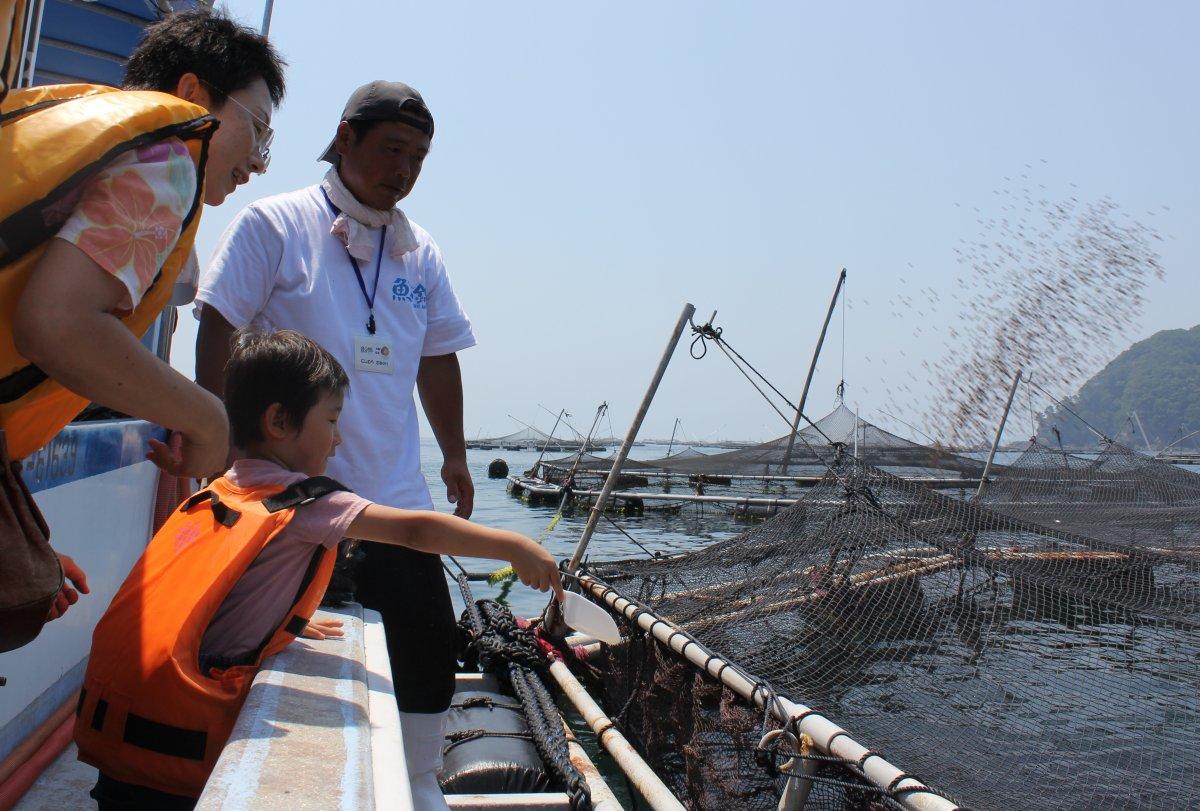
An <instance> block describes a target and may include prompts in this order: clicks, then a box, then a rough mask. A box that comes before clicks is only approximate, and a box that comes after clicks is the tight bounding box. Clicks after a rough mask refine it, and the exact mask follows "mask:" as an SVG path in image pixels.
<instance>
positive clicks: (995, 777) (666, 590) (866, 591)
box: [588, 445, 1200, 811]
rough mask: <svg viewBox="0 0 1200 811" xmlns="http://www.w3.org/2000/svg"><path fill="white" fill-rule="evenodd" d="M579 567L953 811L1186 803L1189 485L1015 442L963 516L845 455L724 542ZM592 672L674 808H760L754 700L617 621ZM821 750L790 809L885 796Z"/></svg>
mask: <svg viewBox="0 0 1200 811" xmlns="http://www.w3.org/2000/svg"><path fill="white" fill-rule="evenodd" d="M588 569H589V572H590V573H591V574H592V575H593V576H594V577H596V578H597V579H598V580H599V581H601V582H602V583H604V584H606V585H607V586H609V587H611V588H612V589H613V590H614V591H615V592H617V593H618V594H620V595H621V596H623V597H625V598H627V599H629V600H631V601H633V602H634V603H635V604H637V605H638V606H640V607H641V608H642V609H644V610H646V611H648V612H650V613H652V614H654V615H656V616H657V617H660V618H662V619H663V620H665V621H667V622H669V623H673V624H674V625H676V626H677V627H678V628H680V629H682V631H683V632H684V633H686V634H688V635H690V636H691V637H693V638H695V639H696V640H698V641H699V642H700V643H702V644H703V645H705V646H706V647H707V648H708V649H709V650H711V651H713V652H715V653H717V654H719V655H721V656H723V657H725V658H727V659H728V660H729V661H730V662H732V663H734V665H735V666H736V667H737V668H738V669H739V670H740V671H742V672H744V673H746V674H748V675H749V676H750V677H751V678H752V679H753V680H755V681H760V682H761V683H763V684H764V685H769V687H770V689H771V690H773V691H774V692H775V693H776V694H778V695H781V696H786V697H788V698H789V699H791V700H793V701H796V702H799V703H802V704H804V705H807V706H808V707H811V708H813V709H814V710H815V711H817V712H819V713H821V714H823V715H824V716H826V717H827V718H830V719H832V720H833V721H834V722H835V723H837V724H840V725H841V726H842V727H844V728H845V729H846V730H847V731H848V732H849V734H850V735H851V736H852V737H853V738H854V739H855V740H857V741H858V742H860V743H862V744H863V745H864V746H866V747H869V748H870V749H871V750H873V751H875V752H878V753H881V754H882V755H884V756H885V757H886V758H887V759H888V760H889V761H890V762H892V763H893V764H895V765H896V766H898V767H899V768H901V769H903V770H904V771H906V772H907V773H909V774H911V775H915V776H917V777H919V778H920V779H921V780H922V781H923V782H924V783H925V784H927V785H928V786H930V787H931V788H933V789H934V790H935V791H937V792H938V793H942V794H943V795H945V796H947V797H950V798H952V799H953V800H954V801H955V802H957V803H959V804H961V805H962V806H963V807H968V808H974V809H983V808H989V809H991V808H994V809H1001V808H1013V807H1054V808H1072V809H1097V808H1172V809H1174V808H1185V807H1196V806H1197V805H1200V776H1198V775H1197V769H1196V763H1197V758H1196V751H1197V747H1198V745H1200V723H1198V721H1200V717H1198V716H1200V689H1198V687H1200V590H1198V589H1197V581H1198V579H1200V577H1198V575H1200V476H1196V475H1195V474H1191V473H1188V472H1186V471H1183V470H1180V469H1177V468H1173V467H1170V466H1168V465H1164V464H1162V463H1158V462H1154V461H1153V460H1148V459H1145V458H1143V457H1138V456H1137V454H1135V453H1134V452H1132V451H1129V450H1128V449H1126V448H1122V447H1120V446H1116V445H1110V446H1109V447H1108V448H1106V449H1105V450H1104V452H1102V453H1101V454H1099V456H1097V457H1096V458H1091V459H1088V458H1081V457H1075V456H1070V455H1066V454H1063V453H1062V452H1058V451H1052V450H1050V449H1048V448H1045V447H1043V446H1038V445H1032V446H1031V447H1030V448H1029V449H1028V450H1027V451H1026V452H1025V453H1024V454H1022V455H1021V457H1020V458H1019V459H1018V460H1017V462H1016V463H1015V464H1013V465H1011V466H1009V467H1008V468H1006V469H1004V470H1003V471H1002V473H1001V475H999V476H998V477H997V480H996V481H994V482H993V483H991V484H990V485H989V487H988V489H987V490H986V492H985V496H984V499H983V502H982V503H974V502H971V501H969V500H967V499H964V498H961V497H958V496H952V495H945V494H942V493H938V492H935V491H932V490H930V489H928V488H926V487H922V486H920V485H919V484H917V483H914V482H912V481H906V480H905V479H903V478H900V477H898V476H895V475H893V474H891V473H888V472H886V471H883V470H880V469H879V468H877V467H873V466H870V465H867V464H863V463H862V462H860V461H858V460H855V459H853V458H850V459H844V460H842V461H841V463H840V464H839V465H838V466H837V467H836V468H835V469H834V470H833V471H831V472H830V474H829V475H828V476H827V477H826V478H825V479H824V480H823V481H822V482H821V484H820V485H819V486H817V487H815V488H812V489H810V490H807V491H805V492H804V494H803V495H802V497H801V498H800V500H799V501H798V502H797V503H796V504H795V505H794V506H792V507H790V508H788V509H786V510H784V511H783V512H781V513H780V514H779V515H778V516H776V517H775V518H773V519H772V520H770V521H767V522H765V523H762V524H759V525H757V526H755V527H753V528H751V529H749V530H747V531H745V532H743V533H741V534H740V535H738V536H736V537H733V538H730V539H728V540H724V541H720V542H718V543H715V544H712V545H710V546H708V547H706V548H703V549H700V550H697V551H695V552H691V553H688V554H684V555H679V556H675V557H658V558H654V559H641V560H623V561H608V562H603V563H593V564H591V565H590V566H589V567H588ZM589 662H590V663H591V664H593V665H594V666H596V667H597V668H598V678H597V679H596V682H595V685H596V688H595V689H597V690H598V691H599V692H600V693H601V694H602V695H603V698H604V702H605V704H606V707H607V709H608V710H609V711H610V712H611V713H612V714H613V715H614V717H616V719H617V721H618V723H619V725H620V727H621V728H622V729H623V731H624V732H625V733H626V734H627V735H628V736H629V737H630V738H631V739H632V740H633V741H634V742H635V743H636V744H637V745H638V746H639V748H640V749H641V750H642V752H643V754H644V755H646V756H647V757H648V759H649V760H650V761H651V765H652V766H655V767H657V768H656V770H657V771H658V772H659V774H660V775H662V776H663V777H664V778H665V779H666V780H667V781H668V784H669V785H670V786H671V788H672V789H673V790H674V791H675V792H676V793H677V795H678V796H679V797H681V798H682V799H683V800H684V801H685V803H686V804H687V805H688V806H689V807H690V808H698V809H723V810H725V811H727V810H728V809H733V808H739V809H740V808H747V809H753V808H763V809H767V808H775V805H776V802H777V800H778V796H779V792H780V790H781V788H782V785H783V779H782V778H780V777H779V776H778V775H776V774H773V773H772V771H771V769H770V768H768V767H769V766H770V760H769V759H765V760H764V758H763V757H761V756H757V757H756V745H757V743H758V741H759V737H760V735H761V733H762V731H763V724H764V719H763V714H762V711H761V710H757V709H754V708H753V707H752V706H751V705H750V704H748V703H747V702H745V701H744V700H742V699H741V698H740V697H738V696H736V695H734V694H733V693H732V692H730V691H729V690H728V689H726V688H724V687H723V686H722V685H721V684H720V683H719V682H717V681H716V680H714V679H713V678H711V677H710V676H708V675H706V674H703V673H701V672H699V671H698V670H697V669H695V668H694V667H692V666H691V665H690V664H688V663H687V662H686V661H684V660H683V659H681V658H680V657H678V656H677V655H675V654H674V653H672V652H670V651H668V650H666V649H664V648H663V647H662V646H661V645H659V644H657V643H655V642H654V641H653V640H652V639H650V638H649V637H647V636H645V635H643V634H642V632H640V631H638V630H636V628H634V627H633V626H630V631H629V637H628V639H627V641H626V642H625V643H623V644H621V645H618V646H614V647H612V648H608V649H606V650H605V651H604V652H603V653H602V654H601V655H600V656H598V657H593V658H592V659H590V660H589ZM773 725H775V726H777V724H775V723H774V722H773ZM818 743H819V742H818ZM821 755H827V753H822V752H817V753H816V756H814V759H813V760H812V763H811V764H810V765H811V766H812V774H811V778H812V779H811V781H806V782H805V785H806V786H810V787H811V794H810V796H809V799H808V805H807V806H806V807H808V808H831V809H832V808H838V809H843V808H864V809H865V808H884V807H895V806H897V804H898V803H899V801H900V800H901V799H902V797H901V796H900V795H897V794H896V793H894V792H893V791H888V787H886V786H884V787H879V786H875V785H873V784H871V783H870V782H868V781H866V780H865V779H863V775H862V772H861V770H859V769H856V767H855V764H851V763H845V762H840V761H838V760H836V759H833V758H829V757H820V756H821Z"/></svg>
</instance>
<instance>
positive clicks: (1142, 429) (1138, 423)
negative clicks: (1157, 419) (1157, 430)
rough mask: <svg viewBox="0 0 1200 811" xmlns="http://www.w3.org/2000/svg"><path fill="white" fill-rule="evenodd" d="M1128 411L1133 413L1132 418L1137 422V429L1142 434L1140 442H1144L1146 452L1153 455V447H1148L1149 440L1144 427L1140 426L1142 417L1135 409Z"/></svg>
mask: <svg viewBox="0 0 1200 811" xmlns="http://www.w3.org/2000/svg"><path fill="white" fill-rule="evenodd" d="M1130 413H1131V414H1133V419H1134V420H1135V421H1136V422H1137V427H1138V430H1139V431H1140V432H1141V434H1142V442H1145V443H1146V453H1148V454H1150V455H1151V456H1153V455H1154V448H1151V447H1150V440H1149V439H1148V438H1147V437H1146V429H1145V428H1144V427H1142V418H1141V417H1139V416H1138V413H1137V412H1136V411H1131V412H1130Z"/></svg>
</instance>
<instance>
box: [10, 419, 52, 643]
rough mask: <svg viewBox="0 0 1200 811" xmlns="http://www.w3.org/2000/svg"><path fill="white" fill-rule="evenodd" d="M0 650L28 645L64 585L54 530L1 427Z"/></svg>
mask: <svg viewBox="0 0 1200 811" xmlns="http://www.w3.org/2000/svg"><path fill="white" fill-rule="evenodd" d="M0 463H2V464H3V470H2V471H0V477H2V478H3V482H2V487H0V653H3V652H5V651H10V650H14V649H16V648H19V647H21V646H22V645H26V644H28V643H30V642H32V641H33V640H34V638H35V637H36V636H37V635H38V634H40V633H41V632H42V626H43V625H45V624H46V617H47V615H48V614H49V613H50V605H51V604H52V603H53V602H54V598H55V596H56V595H57V594H58V592H59V590H60V589H61V588H62V585H63V571H62V566H61V564H59V562H58V555H56V554H54V550H53V549H51V548H50V530H49V528H48V527H47V526H46V520H45V519H44V518H42V513H41V512H40V511H39V510H38V508H37V504H36V503H35V502H34V500H33V494H31V493H30V492H29V488H28V487H26V486H25V482H24V481H22V479H21V463H20V462H13V461H11V460H10V459H9V458H8V444H7V443H6V442H5V440H4V432H3V431H0Z"/></svg>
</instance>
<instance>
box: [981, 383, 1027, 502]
mask: <svg viewBox="0 0 1200 811" xmlns="http://www.w3.org/2000/svg"><path fill="white" fill-rule="evenodd" d="M1020 382H1021V370H1020V369H1017V374H1016V375H1015V376H1014V377H1013V382H1012V385H1011V386H1009V388H1008V400H1007V401H1006V402H1005V403H1004V413H1003V414H1002V415H1000V424H999V425H998V426H996V436H995V438H994V439H993V440H992V449H991V450H990V451H988V458H987V463H986V464H984V466H983V474H982V475H980V477H979V489H978V490H976V491H975V499H978V498H979V497H980V496H982V495H983V488H984V487H986V486H987V477H988V474H989V473H991V471H992V461H993V460H994V459H995V458H996V450H997V449H998V448H999V447H1000V437H1002V436H1004V424H1005V423H1006V422H1008V412H1009V411H1011V410H1012V404H1013V397H1015V396H1016V394H1017V384H1019V383H1020Z"/></svg>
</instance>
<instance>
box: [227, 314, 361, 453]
mask: <svg viewBox="0 0 1200 811" xmlns="http://www.w3.org/2000/svg"><path fill="white" fill-rule="evenodd" d="M349 388H350V378H348V377H347V376H346V371H345V370H344V369H343V368H342V365H341V364H340V363H338V362H337V359H336V358H335V357H334V356H333V355H331V354H329V352H328V350H326V349H325V348H324V347H323V346H321V345H320V344H318V343H317V342H316V341H314V340H312V339H311V338H307V337H305V336H304V335H301V334H300V333H299V332H296V331H295V330H290V329H281V330H279V331H277V332H254V331H251V330H245V329H243V330H239V331H238V332H237V333H236V334H235V335H234V337H233V354H232V355H231V356H230V358H229V363H228V364H226V366H225V412H226V413H227V414H228V415H229V429H230V434H231V438H232V440H233V444H234V446H235V447H238V448H245V447H246V446H247V445H248V444H249V443H251V442H260V441H262V439H263V433H262V427H261V425H260V420H261V418H262V415H263V414H264V413H266V410H267V408H268V407H269V406H270V405H271V403H279V404H280V405H281V406H283V413H284V416H286V417H287V419H288V422H290V423H291V424H292V425H293V426H295V427H297V428H299V427H300V425H302V424H303V423H304V418H305V417H306V416H307V415H308V412H309V410H311V409H312V407H313V406H315V405H316V404H317V400H319V399H321V395H322V394H325V393H330V394H335V393H342V392H345V391H346V390H347V389H349Z"/></svg>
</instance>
